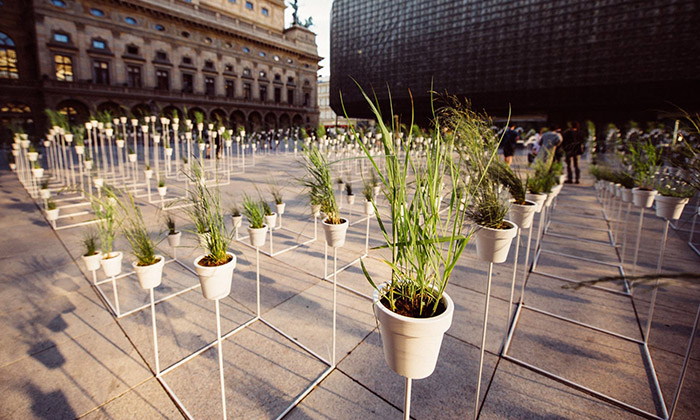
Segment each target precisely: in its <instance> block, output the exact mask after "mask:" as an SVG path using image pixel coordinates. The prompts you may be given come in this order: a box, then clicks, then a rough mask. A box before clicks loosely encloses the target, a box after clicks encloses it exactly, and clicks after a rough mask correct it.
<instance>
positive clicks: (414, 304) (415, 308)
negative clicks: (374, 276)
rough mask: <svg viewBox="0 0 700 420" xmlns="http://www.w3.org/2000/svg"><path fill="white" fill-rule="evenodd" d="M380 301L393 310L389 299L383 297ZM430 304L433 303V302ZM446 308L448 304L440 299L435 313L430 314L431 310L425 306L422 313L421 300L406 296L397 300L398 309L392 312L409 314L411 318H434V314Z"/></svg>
mask: <svg viewBox="0 0 700 420" xmlns="http://www.w3.org/2000/svg"><path fill="white" fill-rule="evenodd" d="M380 302H381V303H382V305H384V307H385V308H387V309H388V310H390V311H391V305H390V304H389V300H388V299H387V298H386V297H383V298H382V300H381V301H380ZM430 305H432V303H431V304H430ZM430 305H428V306H430ZM446 309H447V306H445V302H444V301H440V303H438V307H437V310H436V311H435V313H434V314H430V313H429V311H426V310H425V307H424V308H423V313H421V311H420V302H419V301H412V300H409V299H406V298H400V299H398V300H396V310H395V311H392V312H394V313H396V314H399V315H403V316H407V317H409V318H432V317H434V316H438V315H440V314H442V313H443V312H445V310H446Z"/></svg>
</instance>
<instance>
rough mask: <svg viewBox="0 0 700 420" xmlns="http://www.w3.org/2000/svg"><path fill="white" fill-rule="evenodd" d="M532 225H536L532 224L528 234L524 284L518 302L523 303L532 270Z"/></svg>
mask: <svg viewBox="0 0 700 420" xmlns="http://www.w3.org/2000/svg"><path fill="white" fill-rule="evenodd" d="M532 225H534V223H532V224H530V230H529V231H528V233H527V250H526V251H525V267H524V268H523V284H522V286H521V289H520V300H518V302H521V303H522V301H523V297H524V296H525V283H526V282H527V273H528V271H529V270H530V267H529V266H528V263H529V258H530V244H532Z"/></svg>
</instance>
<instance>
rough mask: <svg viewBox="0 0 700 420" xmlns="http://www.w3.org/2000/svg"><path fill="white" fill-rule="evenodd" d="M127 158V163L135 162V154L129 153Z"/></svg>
mask: <svg viewBox="0 0 700 420" xmlns="http://www.w3.org/2000/svg"><path fill="white" fill-rule="evenodd" d="M127 156H129V162H131V163H134V162H136V153H129V154H128V155H127Z"/></svg>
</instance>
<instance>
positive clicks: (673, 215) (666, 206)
mask: <svg viewBox="0 0 700 420" xmlns="http://www.w3.org/2000/svg"><path fill="white" fill-rule="evenodd" d="M655 200H656V215H657V216H659V217H663V218H664V219H669V220H678V219H680V217H681V214H682V213H683V208H685V205H686V204H688V201H689V200H688V199H687V198H680V197H667V196H665V195H661V194H658V195H657V196H656V197H655Z"/></svg>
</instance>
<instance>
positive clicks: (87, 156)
mask: <svg viewBox="0 0 700 420" xmlns="http://www.w3.org/2000/svg"><path fill="white" fill-rule="evenodd" d="M93 163H94V162H93V161H92V156H90V153H87V152H85V169H87V170H88V171H90V170H92V166H93Z"/></svg>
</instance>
